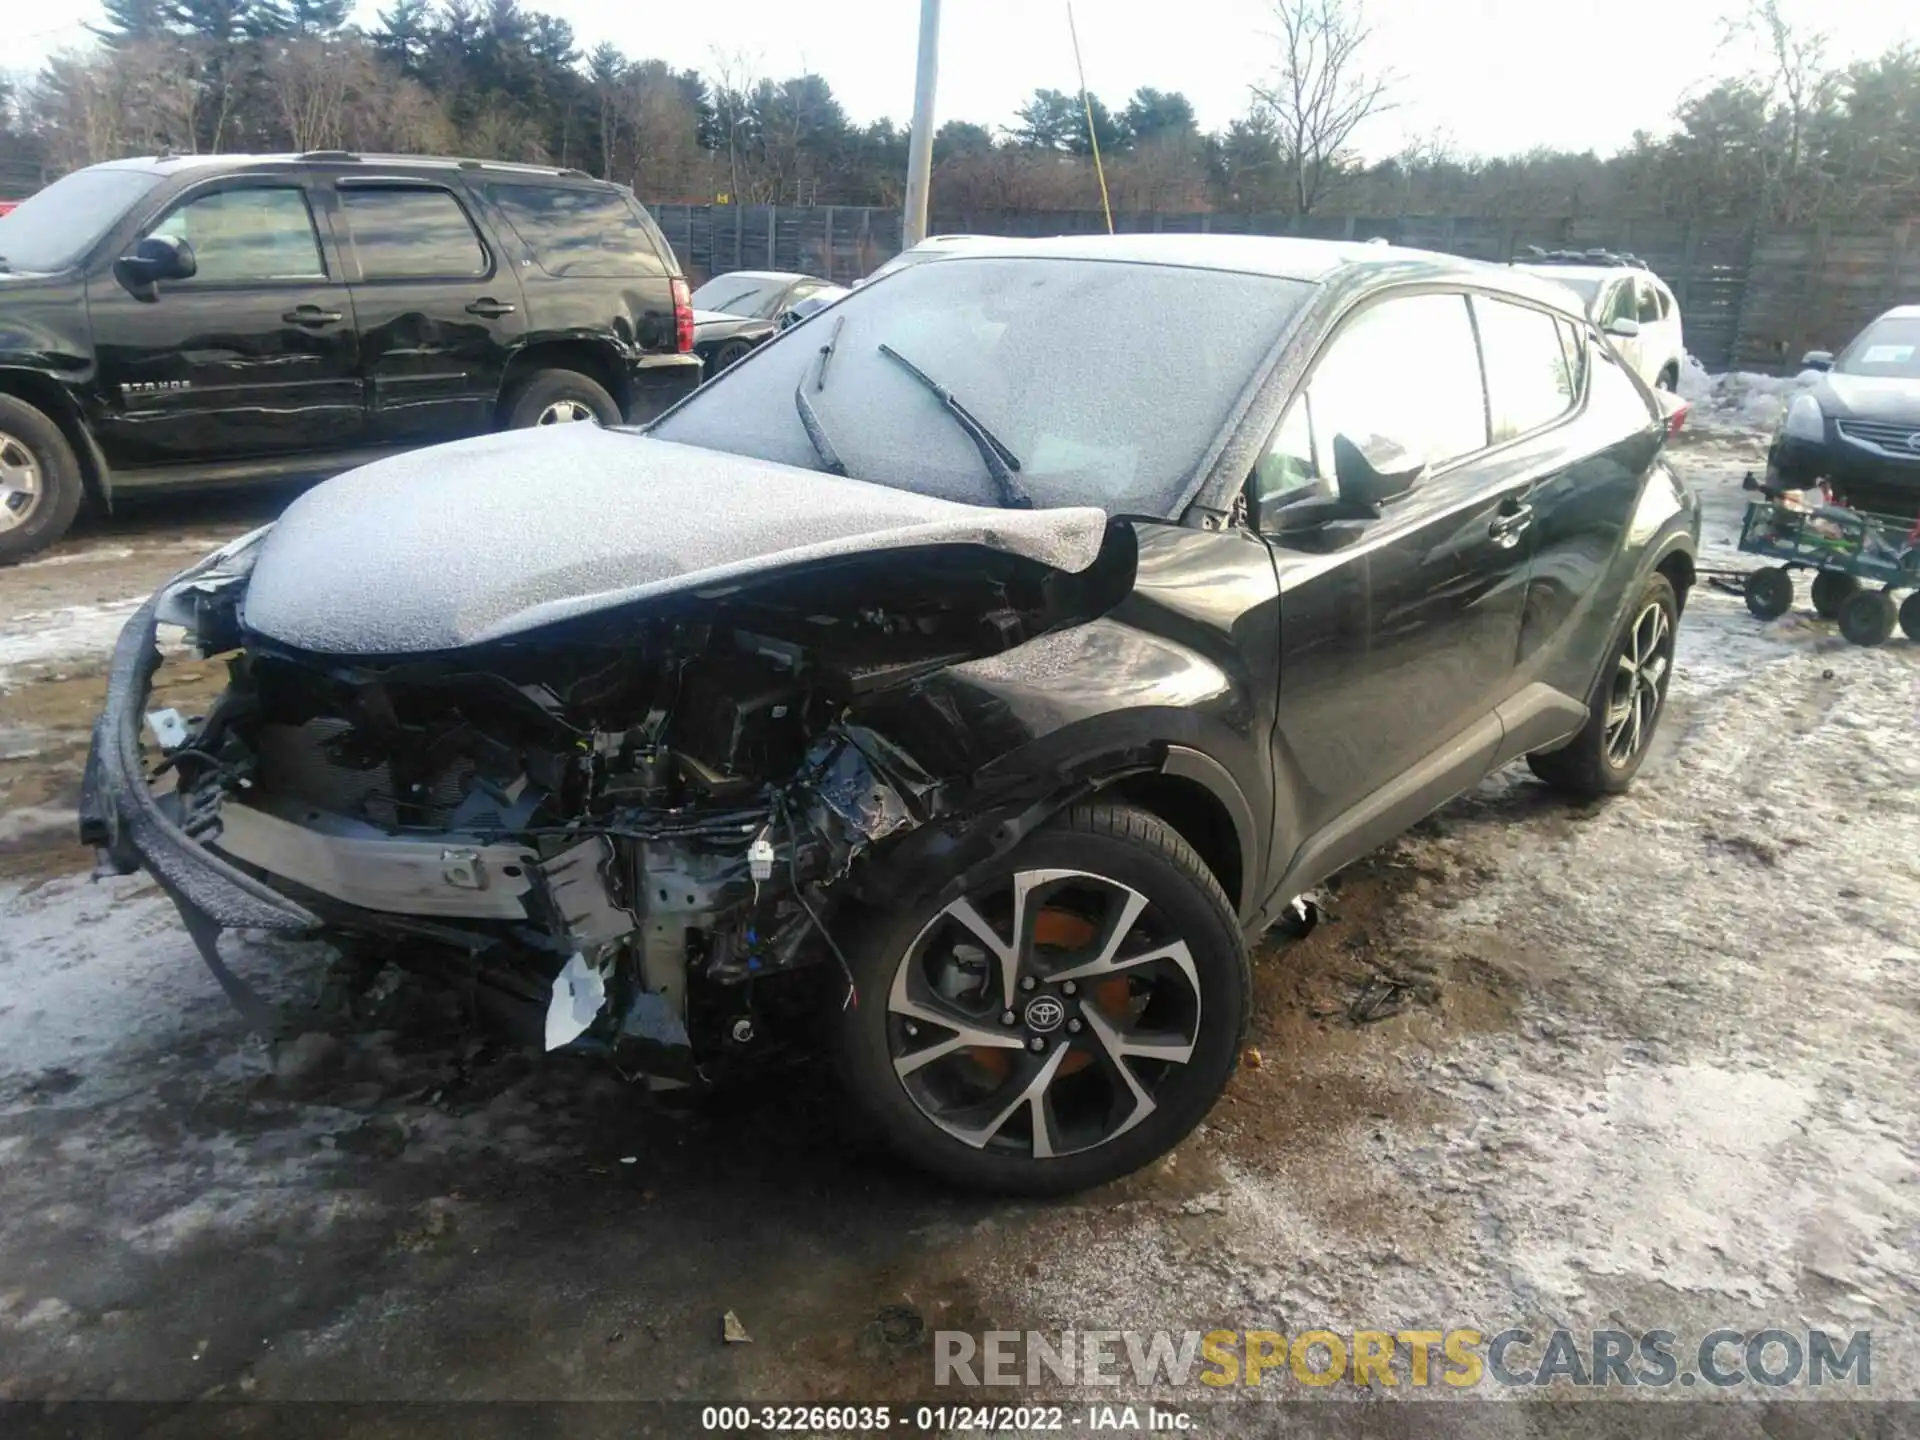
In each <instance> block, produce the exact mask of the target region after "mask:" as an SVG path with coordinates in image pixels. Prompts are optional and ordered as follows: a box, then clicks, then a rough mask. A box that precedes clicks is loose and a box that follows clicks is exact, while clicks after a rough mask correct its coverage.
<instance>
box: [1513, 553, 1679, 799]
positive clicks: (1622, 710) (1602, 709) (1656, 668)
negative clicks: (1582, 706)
mask: <svg viewBox="0 0 1920 1440" xmlns="http://www.w3.org/2000/svg"><path fill="white" fill-rule="evenodd" d="M1679 620H1680V604H1679V600H1678V598H1677V597H1676V596H1675V595H1674V592H1673V584H1672V582H1671V581H1669V580H1668V579H1667V577H1666V576H1664V575H1655V576H1653V577H1652V578H1651V579H1649V580H1648V581H1647V584H1646V588H1645V589H1644V590H1642V591H1641V592H1640V598H1639V599H1638V600H1636V601H1635V602H1634V605H1633V609H1632V610H1631V611H1630V612H1629V615H1628V619H1627V623H1626V625H1625V627H1624V628H1623V629H1622V630H1621V632H1620V634H1619V636H1618V637H1617V638H1616V639H1615V640H1614V642H1613V647H1612V648H1611V649H1610V650H1609V651H1608V652H1607V663H1606V664H1605V665H1604V666H1603V667H1602V668H1601V671H1600V678H1599V680H1598V681H1597V682H1595V685H1594V689H1593V694H1592V696H1590V697H1589V699H1588V701H1587V709H1588V715H1587V723H1586V725H1585V726H1584V727H1583V728H1582V729H1581V731H1580V733H1579V734H1578V735H1576V736H1574V738H1573V739H1572V740H1571V741H1570V742H1569V743H1568V744H1566V745H1565V746H1563V747H1562V748H1560V749H1558V750H1550V751H1547V752H1545V753H1544V754H1537V755H1529V756H1528V757H1527V765H1528V767H1529V768H1531V769H1532V771H1533V773H1534V774H1535V775H1537V776H1538V777H1539V778H1540V779H1541V780H1543V781H1545V782H1546V783H1547V784H1548V785H1551V786H1552V787H1553V788H1554V789H1556V790H1560V791H1564V792H1565V793H1567V794H1569V795H1572V796H1575V797H1577V798H1579V799H1582V800H1593V799H1597V798H1599V797H1600V796H1602V795H1618V794H1619V793H1620V792H1621V791H1623V790H1625V789H1626V788H1627V787H1628V786H1629V785H1631V784H1632V783H1633V777H1634V776H1635V775H1637V774H1639V772H1640V766H1641V765H1642V763H1644V762H1645V760H1646V758H1647V748H1648V746H1650V745H1651V744H1652V743H1653V735H1654V731H1655V729H1657V728H1658V726H1659V724H1660V716H1661V715H1662V713H1664V711H1665V710H1666V701H1667V686H1668V684H1669V683H1670V682H1671V681H1672V679H1673V644H1674V635H1675V627H1676V626H1677V625H1678V624H1679Z"/></svg>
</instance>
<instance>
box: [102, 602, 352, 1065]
mask: <svg viewBox="0 0 1920 1440" xmlns="http://www.w3.org/2000/svg"><path fill="white" fill-rule="evenodd" d="M163 594H164V592H163ZM162 598H163V597H162V596H161V595H156V596H155V597H154V598H153V599H151V600H149V601H147V603H146V604H144V605H142V606H141V607H140V609H139V610H137V611H135V612H134V615H133V618H132V619H130V620H128V621H127V624H126V627H125V628H124V629H122V630H121V632H120V639H119V641H118V642H117V643H116V644H115V646H114V651H113V664H112V667H111V669H110V670H109V671H108V674H107V702H106V708H105V710H104V711H103V712H102V713H101V716H100V718H99V720H98V721H96V722H95V724H94V728H93V748H92V751H91V753H90V754H89V755H88V756H87V768H86V774H85V778H84V779H83V781H82V783H81V789H80V839H81V842H82V843H83V844H87V845H91V846H93V847H94V848H95V849H96V850H97V851H98V853H99V855H100V859H101V870H102V871H103V872H110V873H113V874H118V875H130V874H132V873H133V872H134V871H135V870H139V869H143V868H144V869H145V870H146V871H147V873H148V874H150V875H152V876H153V878H154V880H155V881H157V882H158V883H159V885H160V888H161V889H163V890H164V891H166V893H167V895H168V897H169V898H170V899H171V900H172V901H173V903H174V905H175V906H176V907H177V908H178V909H179V911H180V918H181V920H182V921H183V922H184V923H185V925H186V927H187V933H188V934H189V935H191V936H192V937H193V942H194V945H195V946H196V947H197V948H198V950H199V951H200V954H201V957H202V958H203V959H205V961H206V962H207V966H208V968H209V969H210V970H212V971H213V977H214V979H215V980H217V981H218V982H219V983H220V988H221V989H223V990H225V991H226V992H227V995H228V996H229V998H231V999H232V1000H233V1002H234V1004H235V1005H236V1006H238V1007H239V1009H240V1011H241V1013H242V1014H244V1015H245V1016H246V1017H247V1018H248V1020H249V1021H251V1022H253V1023H255V1024H256V1025H258V1026H260V1027H261V1028H263V1029H271V1028H272V1012H271V1009H270V1007H268V1006H267V1005H266V1003H265V1002H264V1001H262V1000H261V999H260V998H259V996H258V995H256V994H255V993H254V992H253V990H252V989H251V988H250V987H249V986H248V985H247V984H246V983H245V982H244V981H243V980H241V979H240V978H239V977H238V976H237V975H235V974H234V973H233V972H232V971H231V970H230V969H229V968H228V967H227V965H226V963H225V961H223V960H222V959H221V958H220V952H219V948H218V940H219V935H220V932H221V931H222V930H243V929H244V930H266V931H277V932H281V933H302V932H307V931H311V930H313V929H315V928H317V927H318V925H319V923H320V922H319V919H318V918H317V917H316V916H314V915H313V914H311V913H310V912H309V911H307V910H306V909H304V908H303V907H301V906H299V905H297V904H295V903H294V902H293V901H291V900H288V899H287V898H286V897H285V896H283V895H280V894H277V893H276V892H275V891H273V890H272V889H271V888H269V887H268V886H266V885H264V884H262V883H261V882H260V881H258V880H256V879H254V878H253V877H252V876H251V875H248V874H246V873H245V872H244V871H242V870H240V869H238V868H237V867H235V866H233V865H231V864H229V863H228V862H227V861H225V860H223V859H221V858H220V857H219V856H218V855H216V854H214V853H213V852H212V851H211V850H209V849H208V848H207V847H206V846H204V845H202V844H200V843H199V842H198V841H196V840H195V839H193V837H191V836H190V835H188V834H187V833H186V831H185V830H183V829H182V828H181V824H180V820H181V816H180V814H179V812H178V805H177V802H176V801H175V800H174V797H173V796H172V795H171V794H155V792H154V790H153V787H152V786H151V785H150V784H149V782H148V780H147V776H146V771H145V767H144V764H143V762H142V760H141V756H140V724H141V717H142V714H143V713H144V707H145V704H146V699H147V692H148V690H149V689H150V688H151V686H152V684H153V676H154V672H155V671H156V670H158V669H159V667H160V651H159V648H158V643H157V634H156V632H157V628H158V625H157V612H158V609H159V606H160V604H161V601H162Z"/></svg>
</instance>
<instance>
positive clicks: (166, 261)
mask: <svg viewBox="0 0 1920 1440" xmlns="http://www.w3.org/2000/svg"><path fill="white" fill-rule="evenodd" d="M199 268H200V267H199V266H198V265H197V264H196V263H195V261H194V258H193V247H192V246H191V245H189V244H188V243H187V242H186V241H184V240H176V239H174V238H173V237H172V236H170V235H149V236H147V238H146V239H144V240H142V241H141V242H140V243H139V244H137V245H135V246H134V247H133V249H132V251H131V252H129V253H128V254H125V255H122V256H121V257H120V271H121V273H122V274H123V275H125V276H126V278H127V280H128V281H129V282H130V283H132V284H134V285H142V286H144V285H151V284H153V283H154V282H155V281H156V280H188V279H191V278H192V277H193V275H194V273H195V271H197V270H198V269H199Z"/></svg>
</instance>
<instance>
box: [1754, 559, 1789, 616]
mask: <svg viewBox="0 0 1920 1440" xmlns="http://www.w3.org/2000/svg"><path fill="white" fill-rule="evenodd" d="M1742 593H1743V594H1744V595H1745V597H1746V601H1747V609H1749V610H1751V611H1752V612H1753V613H1754V615H1755V616H1757V617H1758V618H1759V619H1762V620H1778V619H1779V618H1780V617H1781V616H1782V615H1784V614H1786V613H1787V611H1789V610H1791V609H1792V608H1793V572H1792V571H1791V570H1789V569H1787V567H1786V566H1784V565H1769V566H1768V567H1767V568H1766V569H1764V570H1752V571H1749V572H1748V574H1747V578H1746V581H1745V583H1744V585H1743V587H1742Z"/></svg>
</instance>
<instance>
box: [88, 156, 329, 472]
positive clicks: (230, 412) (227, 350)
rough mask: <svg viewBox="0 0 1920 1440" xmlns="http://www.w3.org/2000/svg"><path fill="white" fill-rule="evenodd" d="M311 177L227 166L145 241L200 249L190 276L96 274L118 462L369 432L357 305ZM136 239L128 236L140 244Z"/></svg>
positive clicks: (147, 227)
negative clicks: (154, 278) (142, 281)
mask: <svg viewBox="0 0 1920 1440" xmlns="http://www.w3.org/2000/svg"><path fill="white" fill-rule="evenodd" d="M311 201H312V196H311V193H310V191H309V189H308V187H307V184H306V182H305V181H304V180H303V178H302V177H301V176H298V175H293V174H283V175H254V176H227V177H223V178H221V179H217V180H212V181H209V182H207V183H206V184H204V185H199V186H196V187H194V188H193V189H191V190H189V191H187V192H185V193H184V194H182V195H180V196H178V197H176V198H174V199H173V200H172V201H171V202H169V203H168V204H167V205H166V206H165V208H164V209H163V210H162V211H161V212H160V213H159V214H157V215H156V216H155V217H154V218H153V219H152V220H151V221H149V222H146V223H143V224H142V225H141V226H140V227H139V228H138V231H137V234H136V236H135V237H133V238H136V239H137V238H144V237H146V236H149V235H166V236H170V237H172V238H174V239H178V240H184V241H186V242H187V244H188V245H190V246H191V247H192V250H193V256H194V262H195V265H196V267H197V268H196V272H195V274H194V275H193V276H192V277H191V278H190V279H186V280H169V281H164V282H161V283H158V284H153V285H145V286H141V285H129V284H128V283H127V281H126V278H125V277H124V276H123V275H122V273H121V272H120V270H119V269H118V267H117V266H113V265H109V266H108V267H106V268H104V269H102V270H100V271H97V272H96V273H95V274H93V275H92V276H90V277H89V278H88V282H87V305H88V311H89V315H90V318H91V321H92V326H93V335H94V347H95V354H96V356H97V363H98V366H99V380H100V391H101V395H102V397H103V402H102V405H103V408H102V411H101V413H100V415H99V416H98V417H97V418H96V425H95V431H96V435H97V437H98V439H99V442H100V448H101V450H102V452H103V453H104V454H105V455H106V458H107V461H108V463H109V464H111V465H113V466H114V467H115V468H116V469H139V468H142V467H148V466H160V465H178V464H186V463H193V462H208V461H213V462H219V461H245V460H249V459H254V458H257V457H263V456H269V455H275V454H284V453H289V452H299V451H327V450H339V449H342V448H344V447H347V446H351V445H354V444H357V443H360V442H362V441H364V440H365V439H366V424H365V421H366V416H365V408H364V402H363V395H362V390H361V379H360V362H359V349H358V345H357V341H356V337H355V332H354V324H353V303H352V298H351V296H350V294H349V292H348V289H347V286H346V284H345V282H344V280H343V279H342V277H341V275H340V273H339V267H338V260H337V256H336V255H335V254H334V252H333V251H332V247H331V246H330V245H328V244H326V243H324V242H323V236H324V235H325V227H324V225H317V224H316V223H315V219H316V217H315V214H314V209H313V206H312V203H311ZM131 248H132V245H131V241H129V243H128V244H127V245H125V246H122V247H121V252H122V253H123V252H124V251H125V250H127V249H131Z"/></svg>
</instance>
